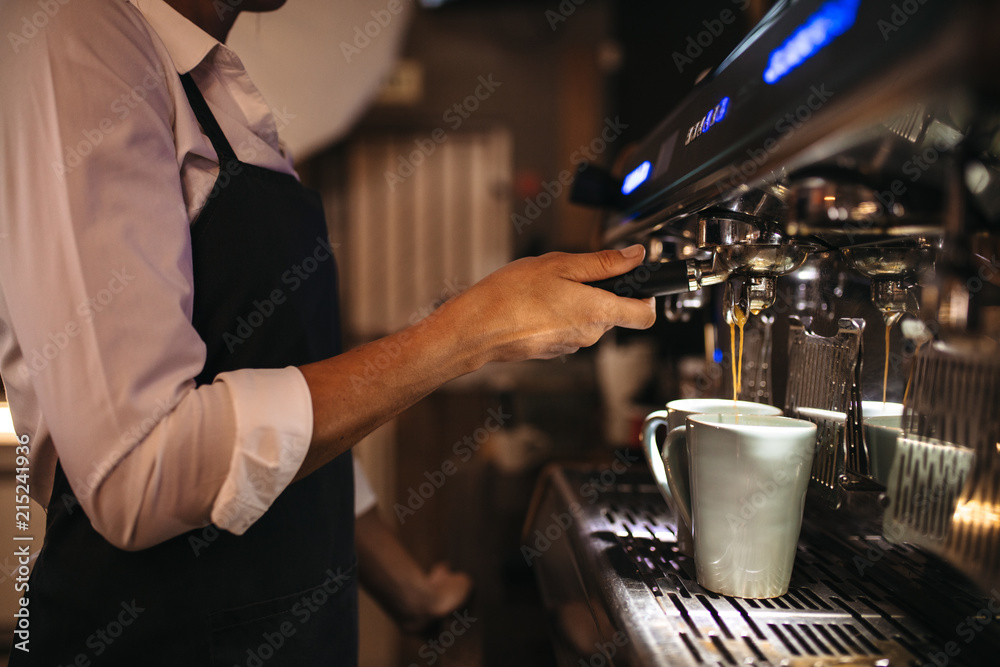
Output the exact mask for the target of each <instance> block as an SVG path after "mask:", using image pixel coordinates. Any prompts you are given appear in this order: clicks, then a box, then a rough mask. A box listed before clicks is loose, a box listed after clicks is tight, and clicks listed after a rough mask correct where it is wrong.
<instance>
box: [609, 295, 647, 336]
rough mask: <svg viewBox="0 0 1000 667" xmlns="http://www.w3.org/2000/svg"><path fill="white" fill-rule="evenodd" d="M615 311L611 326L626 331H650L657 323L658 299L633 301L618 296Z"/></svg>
mask: <svg viewBox="0 0 1000 667" xmlns="http://www.w3.org/2000/svg"><path fill="white" fill-rule="evenodd" d="M613 298H614V299H615V305H614V310H613V311H612V312H613V313H615V317H614V319H613V321H611V322H610V324H611V326H616V327H624V328H625V329H648V328H649V327H651V326H653V323H654V322H656V299H654V298H653V297H649V298H648V299H633V298H630V297H622V296H616V297H613Z"/></svg>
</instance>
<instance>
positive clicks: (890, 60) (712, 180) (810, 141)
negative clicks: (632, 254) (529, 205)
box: [525, 0, 1000, 666]
mask: <svg viewBox="0 0 1000 667" xmlns="http://www.w3.org/2000/svg"><path fill="white" fill-rule="evenodd" d="M998 33H1000V5H998V3H995V2H971V1H960V0H956V1H951V2H940V1H936V0H906V1H903V2H899V1H898V0H897V1H889V0H884V1H876V0H871V1H869V0H826V1H825V2H819V1H815V0H814V1H809V0H799V1H797V2H779V3H778V5H776V6H775V7H774V8H773V9H772V10H771V11H770V12H769V13H768V14H767V15H766V16H765V17H764V19H763V20H762V21H761V22H760V24H759V25H758V26H757V27H756V28H754V29H753V31H752V32H751V34H750V35H748V36H747V38H746V39H745V40H744V41H743V42H742V43H741V44H740V45H739V46H738V47H737V48H736V50H735V51H734V52H733V53H732V54H731V55H730V56H729V57H728V58H727V59H726V61H725V62H723V63H722V64H721V65H720V66H719V67H718V68H717V69H716V70H715V71H713V72H712V73H710V74H709V76H708V77H706V79H705V80H703V81H702V82H700V84H699V85H698V86H697V87H696V89H695V90H694V91H693V92H692V93H691V94H690V95H689V96H688V97H687V98H686V99H685V100H684V101H683V102H682V103H681V105H680V106H679V107H678V108H677V109H676V110H675V111H674V112H673V113H671V114H670V115H669V116H668V117H667V118H666V119H665V120H664V121H663V122H662V123H661V124H660V126H659V127H658V128H657V129H656V130H655V131H653V132H652V133H651V134H650V135H649V136H648V137H647V138H646V139H645V140H644V141H643V142H642V143H641V144H640V145H639V146H638V147H637V148H636V149H635V151H634V152H633V153H632V154H631V156H630V157H629V159H628V161H627V163H626V168H625V170H624V177H622V178H616V177H612V176H611V175H609V174H606V173H602V172H600V171H598V170H593V169H592V170H587V171H584V172H582V173H581V174H580V176H579V178H578V181H577V183H576V184H575V187H574V198H575V199H576V201H577V202H578V203H584V204H590V205H596V206H601V207H604V208H606V209H607V210H608V211H609V217H608V218H607V222H606V225H605V229H604V242H605V245H606V246H608V247H623V246H624V245H627V244H630V243H635V242H639V243H643V244H644V245H645V246H646V249H647V263H646V264H644V265H643V266H641V267H639V268H638V269H636V270H635V271H633V272H631V273H630V274H629V275H625V276H620V277H617V278H613V279H610V280H607V281H601V282H600V283H595V285H596V286H599V287H602V288H604V289H608V290H611V291H614V292H616V293H618V294H621V295H623V296H636V297H642V296H650V295H664V294H670V295H674V294H678V293H700V294H701V295H702V296H701V297H699V298H678V297H676V296H671V297H669V298H668V299H667V303H666V306H665V307H666V308H667V309H668V310H670V311H676V309H678V308H687V307H690V306H691V304H694V305H698V304H707V305H709V306H711V304H715V305H716V307H717V308H718V309H719V310H720V311H722V312H723V313H724V315H725V316H726V317H727V318H731V317H732V316H733V313H735V312H742V313H752V314H753V315H752V316H751V320H750V323H749V324H748V325H747V326H748V329H749V328H751V327H756V328H757V329H758V332H759V333H761V335H759V336H758V337H757V338H756V340H758V341H761V342H760V345H759V349H757V350H755V352H754V354H748V355H747V359H748V360H749V361H751V362H752V364H755V367H750V366H748V362H747V361H744V364H743V371H744V373H745V375H746V376H748V377H752V378H754V383H755V384H754V385H753V388H754V391H753V392H748V383H747V382H746V381H744V382H743V394H742V398H749V399H750V400H759V401H762V402H772V403H774V404H776V405H778V406H779V407H781V408H782V409H783V410H784V411H785V413H786V414H787V415H789V416H796V417H800V418H805V419H809V420H811V421H815V422H816V423H817V424H818V426H819V428H818V436H817V444H816V452H815V457H814V462H813V470H812V478H811V481H810V493H809V496H808V499H807V503H806V519H805V522H804V525H803V531H802V539H801V542H800V547H799V552H798V556H797V559H796V570H795V573H794V574H793V579H792V585H791V588H790V590H789V593H788V594H787V595H785V596H782V597H780V598H774V599H772V600H744V599H738V598H729V597H725V596H720V595H717V594H714V593H711V592H709V591H706V590H703V589H701V588H700V587H699V586H698V584H697V582H696V579H695V576H694V569H693V565H692V563H691V561H690V559H689V558H686V557H685V556H684V555H683V554H681V553H680V551H679V550H678V549H677V545H676V542H677V538H676V534H675V527H676V523H675V519H674V516H673V514H672V512H671V510H670V508H668V506H667V504H666V503H665V502H664V500H663V499H662V498H661V496H660V494H659V492H658V490H657V489H656V488H655V487H654V486H652V483H651V481H650V478H649V475H648V474H646V472H645V470H640V468H643V467H644V466H643V465H637V466H635V467H634V468H631V469H629V470H627V471H615V474H614V475H606V477H608V478H609V479H611V480H612V482H611V483H610V484H609V483H607V482H608V480H606V479H604V478H602V477H600V476H599V475H596V472H602V471H596V472H595V471H594V470H593V469H587V468H579V469H577V468H572V467H561V468H553V469H550V470H549V471H548V472H547V475H546V476H545V477H544V478H543V480H542V482H541V483H540V484H539V487H538V489H537V492H536V497H535V502H534V506H533V509H532V512H531V514H530V516H529V519H528V522H527V524H526V531H525V544H526V545H532V544H534V545H535V546H536V547H537V544H535V543H536V542H537V537H538V536H545V535H548V538H546V540H544V541H546V543H547V544H548V543H550V546H548V547H547V548H546V549H545V550H544V553H541V552H539V553H538V555H537V557H535V559H534V562H533V563H532V565H533V567H534V568H535V571H536V573H537V577H538V580H539V584H540V586H541V588H542V593H543V597H544V599H545V602H546V605H547V607H548V608H549V610H550V611H551V613H552V619H553V626H554V628H555V633H554V636H555V639H556V644H557V647H559V650H558V653H559V655H560V660H561V662H562V664H567V665H568V664H572V665H577V664H591V665H595V664H616V665H618V664H637V665H645V664H650V665H687V664H691V665H702V664H705V665H744V664H773V665H778V664H781V665H795V666H798V665H802V666H805V665H809V666H818V665H824V666H825V665H939V666H941V665H992V664H996V663H997V662H998V661H1000V622H998V621H1000V614H998V612H1000V343H998V340H1000V69H998V66H1000V36H998ZM713 292H714V295H715V296H714V298H712V297H711V296H710V295H711V294H713ZM720 296H721V298H719V297H720ZM674 314H676V313H675V312H674ZM719 329H720V330H721V331H720V332H719V333H720V335H722V336H725V334H726V331H725V329H726V328H725V327H719ZM893 330H894V331H896V332H901V333H902V336H900V334H899V333H897V334H896V336H897V341H898V342H897V344H895V345H891V344H890V343H889V340H890V337H889V334H888V333H886V332H887V331H893ZM883 340H884V341H885V342H884V343H883V342H882V341H883ZM883 354H884V356H883ZM883 359H884V360H885V361H883ZM883 363H884V364H886V365H887V367H888V366H889V365H891V366H892V368H893V373H892V377H893V380H892V381H891V382H890V383H889V386H888V387H887V388H886V387H884V385H883V382H884V380H883V377H884V376H883ZM764 371H766V373H765V372H764ZM886 375H888V372H887V371H886ZM772 378H773V379H772ZM886 393H887V394H888V398H889V399H890V400H891V401H897V402H900V403H902V404H903V415H902V428H901V430H900V432H899V433H898V437H896V438H895V439H893V440H891V441H889V442H884V441H881V440H878V441H876V439H874V438H872V437H870V436H868V435H866V433H867V431H866V429H865V428H864V427H863V420H864V419H865V418H866V412H869V413H870V412H872V411H873V410H875V409H877V408H878V404H879V403H880V402H881V401H883V400H884V398H883V396H885V394H886ZM595 479H599V480H603V481H602V482H601V483H597V484H595V482H594V480H595ZM595 490H599V491H600V493H597V492H596V491H595ZM556 528H557V529H558V530H556ZM555 533H559V536H558V539H550V538H553V537H556V536H555ZM536 551H537V550H536Z"/></svg>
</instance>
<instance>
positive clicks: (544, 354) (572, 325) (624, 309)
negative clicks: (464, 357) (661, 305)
mask: <svg viewBox="0 0 1000 667" xmlns="http://www.w3.org/2000/svg"><path fill="white" fill-rule="evenodd" d="M644 255H645V251H644V250H643V248H642V246H632V247H629V248H625V249H624V250H603V251H601V252H596V253H586V254H566V253H558V252H554V253H549V254H547V255H542V256H541V257H526V258H524V259H520V260H517V261H515V262H512V263H510V264H508V265H507V266H505V267H503V268H501V269H499V270H498V271H496V272H494V273H492V274H490V275H489V276H487V277H486V278H484V279H483V280H481V281H480V282H478V283H476V284H475V285H474V286H472V287H471V288H470V289H469V290H467V291H466V292H464V293H462V294H461V295H459V296H458V297H456V298H455V299H453V300H452V301H451V302H449V303H448V304H445V306H444V307H442V310H443V311H444V310H447V311H450V312H447V314H446V313H445V312H442V313H441V314H442V315H443V316H445V317H454V318H457V319H458V320H459V322H460V324H458V326H461V327H462V329H460V330H461V331H465V332H467V334H468V338H467V340H468V341H469V342H470V343H471V344H472V345H474V346H475V349H476V351H477V352H478V353H479V354H481V355H482V356H481V357H480V360H481V361H482V362H483V363H486V362H488V361H518V360H522V359H548V358H551V357H555V356H558V355H560V354H568V353H572V352H576V351H577V350H578V349H580V348H581V347H587V346H590V345H593V344H594V343H596V342H597V340H598V339H599V338H600V337H601V336H602V335H604V333H605V332H606V331H608V329H610V328H612V327H615V326H619V327H626V328H629V329H646V328H648V327H650V326H652V325H653V322H654V321H655V319H656V310H655V306H654V300H653V299H651V298H650V299H630V298H624V297H619V296H615V295H614V294H611V293H610V292H607V291H604V290H601V289H596V288H593V287H588V286H587V285H582V284H581V283H585V282H590V281H594V280H602V279H604V278H611V277H613V276H617V275H621V274H623V273H625V272H626V271H629V270H631V269H633V268H635V267H636V266H638V265H639V264H640V263H641V262H642V258H643V256H644Z"/></svg>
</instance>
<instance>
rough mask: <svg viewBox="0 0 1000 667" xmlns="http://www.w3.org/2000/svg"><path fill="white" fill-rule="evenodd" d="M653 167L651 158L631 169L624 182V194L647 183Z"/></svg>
mask: <svg viewBox="0 0 1000 667" xmlns="http://www.w3.org/2000/svg"><path fill="white" fill-rule="evenodd" d="M652 168H653V165H652V163H651V162H650V161H649V160H646V161H645V162H643V163H642V164H640V165H639V166H638V167H636V168H635V169H633V170H632V171H630V172H629V173H628V176H626V177H625V182H624V183H622V194H623V195H627V194H629V193H631V192H632V191H633V190H635V189H636V188H637V187H639V186H640V185H642V184H643V183H645V182H646V179H647V178H649V170H650V169H652Z"/></svg>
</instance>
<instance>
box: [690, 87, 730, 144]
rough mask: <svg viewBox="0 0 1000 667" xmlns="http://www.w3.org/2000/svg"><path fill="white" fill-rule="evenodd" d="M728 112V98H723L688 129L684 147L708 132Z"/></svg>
mask: <svg viewBox="0 0 1000 667" xmlns="http://www.w3.org/2000/svg"><path fill="white" fill-rule="evenodd" d="M728 111H729V98H728V97H723V98H722V101H720V102H719V103H718V104H716V105H715V106H714V107H712V108H711V109H709V110H708V113H706V114H705V115H704V116H702V117H701V118H699V119H698V122H697V123H695V124H694V125H692V126H691V127H690V128H688V133H687V138H686V139H684V145H685V146H687V145H688V144H689V143H691V142H692V141H694V140H695V139H697V138H698V137H700V136H701V135H703V134H705V133H706V132H708V128H710V127H712V126H713V125H715V124H716V123H718V122H720V121H721V120H722V119H723V118H725V117H726V113H727V112H728Z"/></svg>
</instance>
